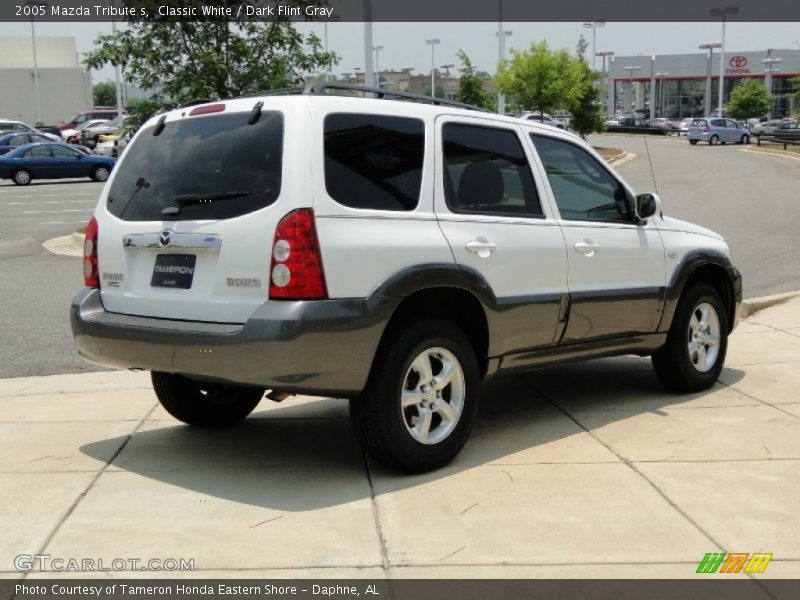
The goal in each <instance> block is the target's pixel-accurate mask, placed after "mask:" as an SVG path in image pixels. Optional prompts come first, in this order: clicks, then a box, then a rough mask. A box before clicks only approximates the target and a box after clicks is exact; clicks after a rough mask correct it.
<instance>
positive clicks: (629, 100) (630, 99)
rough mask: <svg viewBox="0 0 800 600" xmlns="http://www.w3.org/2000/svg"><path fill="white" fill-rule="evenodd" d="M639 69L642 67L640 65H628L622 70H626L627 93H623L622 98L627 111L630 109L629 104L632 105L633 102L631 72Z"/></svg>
mask: <svg viewBox="0 0 800 600" xmlns="http://www.w3.org/2000/svg"><path fill="white" fill-rule="evenodd" d="M641 69H642V67H639V66H633V65H632V66H628V67H624V70H625V71H627V72H628V89H627V90H626V92H627V93H626V94H625V100H624V102H625V106H624V108H625V110H627V111H630V110H631V106H632V102H633V74H634V73H635V72H636V71H640V70H641Z"/></svg>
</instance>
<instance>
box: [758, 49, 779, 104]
mask: <svg viewBox="0 0 800 600" xmlns="http://www.w3.org/2000/svg"><path fill="white" fill-rule="evenodd" d="M771 55H772V50H767V58H763V59H761V64H762V65H764V87H766V88H767V92H769V93H770V94H772V74H773V73H775V72H777V71H778V70H779V69H778V68H777V67H776V66H775V65H779V64H781V63H782V62H783V59H782V58H774V57H772V56H771Z"/></svg>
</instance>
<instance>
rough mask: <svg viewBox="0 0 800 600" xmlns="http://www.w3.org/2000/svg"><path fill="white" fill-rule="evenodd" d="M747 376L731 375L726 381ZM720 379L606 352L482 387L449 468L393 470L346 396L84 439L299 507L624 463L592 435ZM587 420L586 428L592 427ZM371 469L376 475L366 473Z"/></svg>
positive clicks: (267, 502) (138, 467)
mask: <svg viewBox="0 0 800 600" xmlns="http://www.w3.org/2000/svg"><path fill="white" fill-rule="evenodd" d="M743 375H744V373H743V372H742V371H737V370H733V369H728V370H727V380H728V381H731V380H732V379H738V378H741V377H742V376H743ZM725 394H726V388H725V386H723V385H721V384H719V383H717V384H715V386H714V387H713V388H712V389H710V390H708V391H706V392H703V393H699V394H674V393H671V392H667V391H666V390H665V389H664V388H663V387H662V386H661V384H660V382H659V381H658V379H657V378H656V376H655V374H654V372H653V371H652V368H651V367H650V362H649V360H647V359H639V358H633V357H624V358H621V359H620V358H615V359H601V360H596V361H591V362H589V363H583V364H579V365H570V366H563V367H556V368H549V369H542V370H540V371H536V372H533V373H528V374H526V375H524V376H515V377H504V378H498V379H497V380H495V381H493V382H491V383H489V384H486V385H485V386H484V390H483V394H482V404H481V408H480V414H479V416H478V419H477V422H476V424H475V428H474V429H473V432H472V435H471V437H470V439H469V440H468V442H467V444H466V446H465V447H464V449H463V450H462V452H461V453H460V454H459V455H458V456H457V457H456V459H455V460H454V461H453V463H451V465H449V466H448V467H446V468H444V469H440V470H438V471H435V472H432V473H427V474H424V475H404V474H399V473H394V472H391V471H388V470H386V469H384V468H382V467H381V466H379V465H374V464H372V463H371V462H370V461H369V460H368V459H366V458H365V457H364V455H363V453H362V452H361V450H360V448H359V446H358V443H357V441H356V438H355V435H354V433H353V430H352V428H351V426H350V423H349V420H348V418H347V417H348V412H347V401H345V400H341V399H334V398H327V399H322V398H308V397H304V398H302V399H300V400H296V401H295V402H296V404H295V405H292V400H291V399H289V400H286V401H285V403H284V404H280V405H276V404H273V403H270V402H269V401H268V400H264V401H263V402H262V405H261V407H260V408H263V410H260V411H258V412H255V413H253V415H251V417H250V418H248V419H247V420H245V421H243V422H242V423H240V424H238V425H236V426H233V427H229V428H224V429H217V430H203V429H195V428H192V427H188V426H185V425H180V424H175V423H176V422H175V421H174V420H171V418H170V417H169V416H168V415H167V414H166V413H165V412H163V411H162V409H160V407H159V408H158V409H156V411H155V412H154V413H153V415H151V419H150V420H147V421H145V422H144V423H143V424H142V426H141V427H140V428H139V430H138V431H137V432H136V433H135V434H134V435H133V436H131V437H128V436H119V437H115V438H109V439H103V440H98V441H96V442H92V443H89V444H86V445H84V446H82V447H81V448H80V449H81V451H82V452H83V453H84V454H86V455H88V456H90V457H92V458H94V459H96V460H98V461H100V462H106V461H107V460H108V456H109V447H110V446H115V447H117V448H119V450H118V451H117V453H116V454H115V455H114V458H113V459H112V462H111V463H110V465H109V467H108V472H110V473H113V472H118V471H127V472H131V473H135V474H137V475H140V476H142V477H146V478H150V479H153V480H156V481H158V482H162V483H166V484H169V485H171V486H177V487H179V488H184V489H186V490H190V491H194V492H198V493H201V494H206V495H209V496H213V497H217V498H221V499H226V500H231V501H235V502H239V503H243V504H248V505H253V506H259V507H264V508H272V509H276V510H284V511H290V512H302V511H310V510H317V509H320V508H325V507H329V506H336V505H342V504H345V503H348V502H353V501H356V500H362V499H365V498H369V497H370V495H372V494H373V493H375V492H374V490H373V488H372V487H371V485H372V477H378V478H380V480H381V487H382V489H383V491H388V490H391V491H397V490H398V489H406V488H410V487H414V486H417V485H420V484H423V483H425V482H428V481H433V480H437V479H440V478H445V477H448V476H451V475H453V474H454V473H458V472H461V471H465V470H468V469H470V468H472V467H475V466H480V465H486V464H494V465H498V466H500V467H502V466H503V465H520V464H551V465H557V464H593V463H618V462H619V461H620V458H619V457H618V456H617V455H616V454H614V453H613V452H612V451H611V450H610V449H608V448H607V447H606V446H604V445H603V444H602V443H600V442H599V441H598V440H597V439H595V438H594V437H593V435H592V433H591V431H592V430H596V429H599V428H601V427H603V426H604V425H607V424H610V423H614V422H617V421H623V420H625V419H630V418H632V417H635V416H637V415H640V414H642V413H654V414H656V415H662V416H663V415H665V413H664V412H663V411H664V410H667V409H670V408H695V407H697V408H703V407H707V408H714V407H722V406H725V404H726V403H727V402H729V398H728V397H727V396H726V395H725ZM584 423H590V426H589V427H587V426H585V425H584ZM367 469H368V471H369V474H370V478H367V476H366V475H367Z"/></svg>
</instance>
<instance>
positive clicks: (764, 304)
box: [739, 290, 800, 319]
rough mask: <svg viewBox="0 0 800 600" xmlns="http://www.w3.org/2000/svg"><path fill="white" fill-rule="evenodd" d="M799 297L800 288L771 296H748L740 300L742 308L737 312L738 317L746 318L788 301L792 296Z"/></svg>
mask: <svg viewBox="0 0 800 600" xmlns="http://www.w3.org/2000/svg"><path fill="white" fill-rule="evenodd" d="M797 297H800V290H798V291H794V292H784V293H782V294H773V295H771V296H761V297H760V298H750V299H749V300H744V301H743V302H742V310H741V311H740V312H739V318H740V319H746V318H747V317H750V316H752V315H754V314H755V313H757V312H758V311H760V310H764V309H765V308H769V307H770V306H776V305H778V304H783V303H784V302H788V301H789V300H792V299H793V298H797Z"/></svg>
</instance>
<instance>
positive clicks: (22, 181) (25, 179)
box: [11, 169, 32, 185]
mask: <svg viewBox="0 0 800 600" xmlns="http://www.w3.org/2000/svg"><path fill="white" fill-rule="evenodd" d="M11 179H13V180H14V183H15V184H17V185H28V184H29V183H30V182H31V179H32V177H31V174H30V171H26V170H25V169H19V170H18V171H15V172H14V174H13V175H12V176H11Z"/></svg>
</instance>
